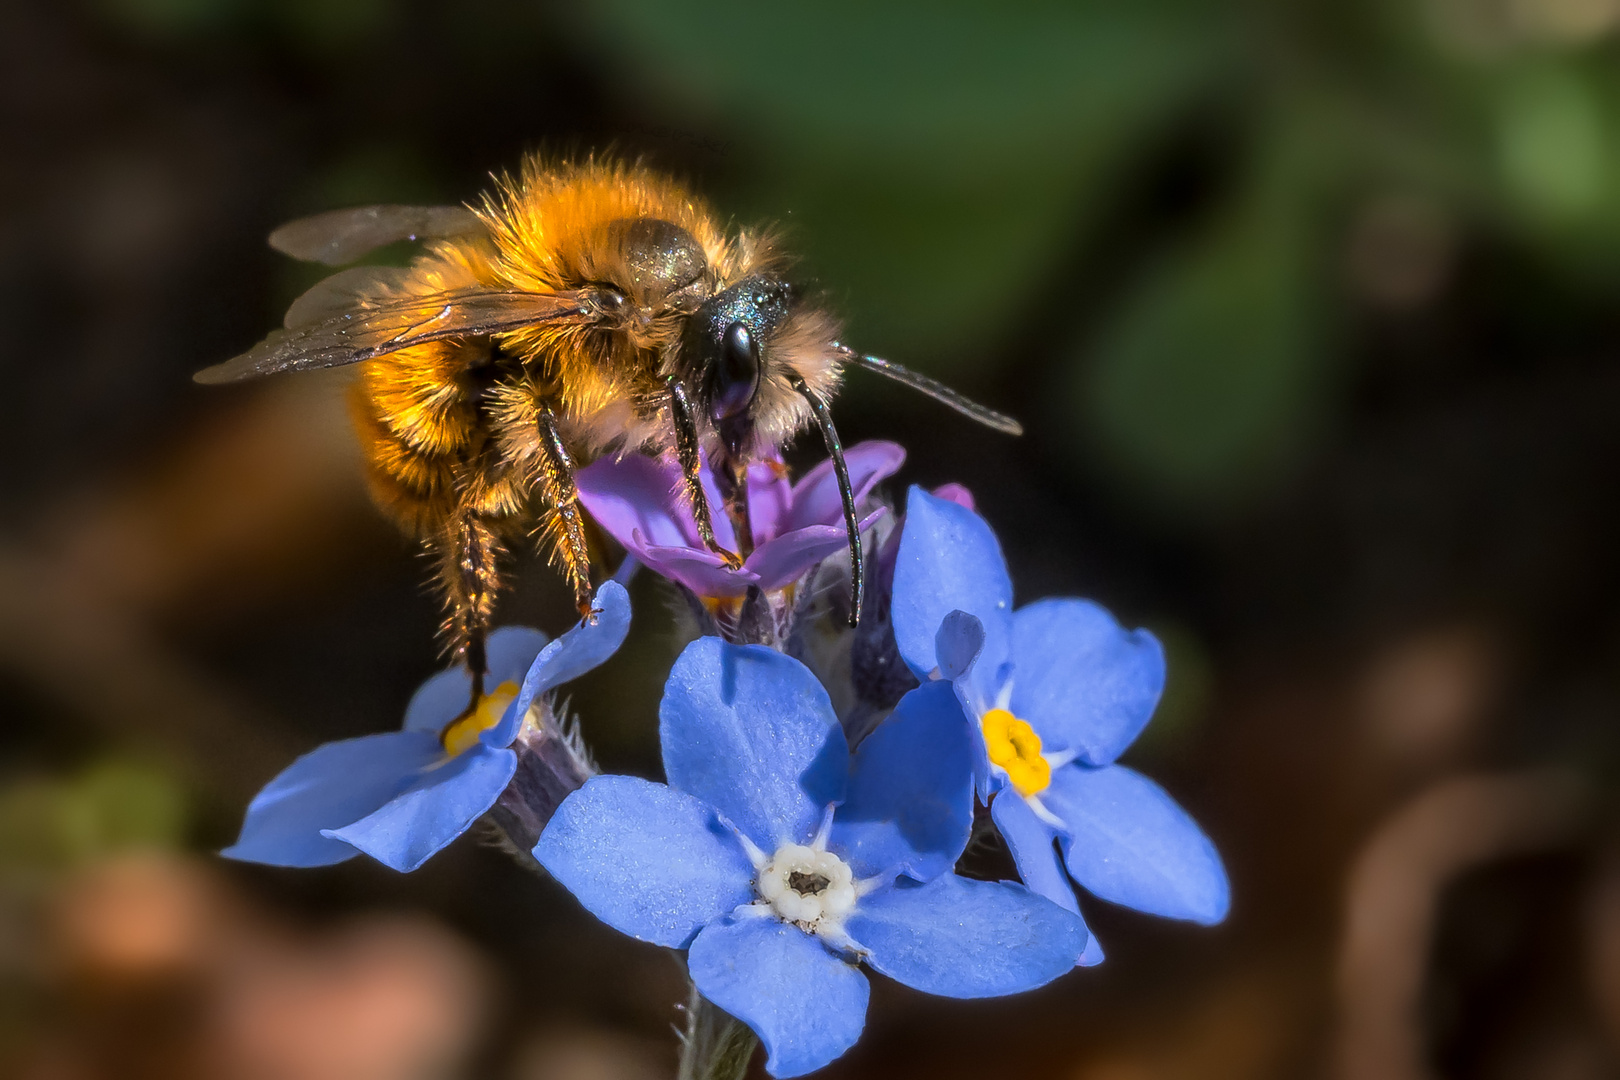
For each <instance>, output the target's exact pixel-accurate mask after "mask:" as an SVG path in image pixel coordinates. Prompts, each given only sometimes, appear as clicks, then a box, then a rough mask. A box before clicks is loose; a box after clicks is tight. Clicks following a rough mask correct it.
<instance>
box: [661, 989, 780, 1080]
mask: <svg viewBox="0 0 1620 1080" xmlns="http://www.w3.org/2000/svg"><path fill="white" fill-rule="evenodd" d="M757 1045H759V1040H758V1039H757V1038H755V1037H754V1033H753V1032H752V1031H750V1030H748V1026H747V1025H746V1024H744V1023H743V1022H742V1021H741V1020H738V1019H737V1018H736V1017H734V1016H731V1015H729V1014H728V1013H726V1012H725V1011H723V1010H722V1009H720V1008H719V1007H718V1006H716V1005H715V1004H714V1003H713V1002H711V1001H709V1000H707V999H706V998H704V996H703V995H702V994H700V993H698V990H697V987H696V986H694V987H692V993H691V996H690V997H689V998H687V1002H686V1031H685V1033H684V1034H683V1035H682V1036H681V1067H680V1071H679V1072H677V1073H676V1074H675V1075H676V1080H742V1078H743V1076H744V1075H745V1074H747V1072H748V1062H749V1059H750V1058H752V1057H753V1056H754V1047H755V1046H757Z"/></svg>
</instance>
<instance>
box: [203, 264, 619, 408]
mask: <svg viewBox="0 0 1620 1080" xmlns="http://www.w3.org/2000/svg"><path fill="white" fill-rule="evenodd" d="M322 284H325V283H324V282H323V283H322ZM319 287H320V286H317V288H319ZM305 295H306V296H307V295H308V294H307V293H306V294H305ZM302 300H303V298H302V297H300V302H302ZM297 307H298V305H297V304H294V305H293V308H294V310H296V309H297ZM592 310H593V309H591V308H590V307H589V306H588V305H587V304H586V303H585V302H584V294H582V293H578V292H560V293H531V292H505V291H499V290H494V289H482V288H464V289H453V290H450V291H448V292H440V293H434V294H432V295H429V296H406V297H392V298H389V299H384V300H376V301H366V302H364V303H361V304H358V305H351V306H350V307H348V308H347V309H344V310H340V311H339V312H338V313H336V314H329V315H325V316H324V317H322V318H319V319H318V320H317V321H314V322H309V323H305V324H302V325H298V326H292V327H290V328H288V329H285V330H277V331H276V332H275V333H273V334H271V335H270V336H269V337H267V338H265V339H264V340H263V341H261V342H260V343H259V344H258V345H256V346H254V347H253V348H252V349H249V350H248V351H247V352H245V353H243V354H242V355H241V356H238V357H236V358H235V359H232V360H227V361H225V362H224V363H223V364H216V365H215V366H213V367H211V368H205V369H203V370H202V371H199V372H197V374H196V375H195V376H193V378H195V379H196V380H197V381H198V382H200V383H225V382H236V381H237V380H240V379H253V378H257V377H258V376H260V375H271V374H274V373H275V372H278V371H307V370H309V369H311V368H327V367H340V366H342V365H344V364H358V363H360V362H361V361H363V360H370V359H372V358H373V357H376V356H382V355H384V354H385V353H391V352H394V351H396V350H399V349H405V348H409V347H410V346H412V345H421V344H422V343H424V342H428V341H439V340H441V339H443V338H453V337H479V336H482V335H486V334H504V333H508V332H510V331H513V330H521V329H522V328H524V327H526V326H533V325H534V324H535V323H541V322H549V321H551V320H555V319H571V320H577V321H585V320H588V319H592V318H594V317H595V316H594V315H593V314H592V313H591V312H592ZM291 314H292V312H289V315H291Z"/></svg>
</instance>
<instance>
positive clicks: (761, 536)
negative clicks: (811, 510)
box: [747, 458, 793, 548]
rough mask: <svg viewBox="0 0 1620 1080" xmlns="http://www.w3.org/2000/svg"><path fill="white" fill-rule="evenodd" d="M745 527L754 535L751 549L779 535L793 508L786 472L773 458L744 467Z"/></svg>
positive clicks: (791, 489)
mask: <svg viewBox="0 0 1620 1080" xmlns="http://www.w3.org/2000/svg"><path fill="white" fill-rule="evenodd" d="M747 494H748V527H749V528H750V529H752V530H753V532H754V546H755V547H756V548H758V547H759V546H760V545H761V544H764V543H765V542H766V541H768V540H773V539H775V538H776V537H778V536H780V535H781V534H782V529H783V526H782V522H783V521H784V520H786V518H787V513H788V508H789V507H791V506H792V505H793V485H792V484H790V483H788V479H787V468H786V467H785V466H784V465H783V464H782V462H781V461H780V460H778V459H776V458H771V459H770V460H768V461H756V462H754V464H752V465H750V466H748V492H747Z"/></svg>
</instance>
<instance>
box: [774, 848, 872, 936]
mask: <svg viewBox="0 0 1620 1080" xmlns="http://www.w3.org/2000/svg"><path fill="white" fill-rule="evenodd" d="M754 888H755V889H756V890H758V892H759V895H760V899H762V900H764V901H765V903H767V904H769V905H770V908H771V911H772V913H774V914H775V915H776V916H777V918H779V919H781V920H782V921H783V922H790V923H794V924H796V925H797V926H799V927H800V928H801V929H803V930H805V931H808V932H809V933H812V934H815V933H828V932H829V931H832V932H837V931H838V930H839V928H840V924H841V923H842V922H843V920H844V916H846V915H848V914H849V913H850V912H851V911H854V910H855V900H856V897H857V892H856V885H855V875H854V873H853V872H852V871H851V870H850V868H849V864H848V863H846V862H845V861H844V860H843V859H840V858H839V857H838V856H836V855H834V854H833V853H832V852H830V851H825V850H817V849H816V848H813V847H806V846H805V845H803V844H783V845H782V846H781V847H779V848H777V849H776V854H774V855H772V856H771V857H770V859H769V860H767V861H766V863H765V864H764V865H763V866H761V867H760V868H759V876H758V877H757V878H755V879H754Z"/></svg>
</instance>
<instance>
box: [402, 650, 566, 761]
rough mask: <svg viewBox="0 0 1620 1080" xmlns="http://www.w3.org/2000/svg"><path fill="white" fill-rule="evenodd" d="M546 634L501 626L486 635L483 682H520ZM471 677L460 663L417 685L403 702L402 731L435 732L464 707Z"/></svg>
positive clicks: (487, 684) (470, 694)
mask: <svg viewBox="0 0 1620 1080" xmlns="http://www.w3.org/2000/svg"><path fill="white" fill-rule="evenodd" d="M546 640H547V638H546V635H545V634H543V633H541V632H540V631H538V630H535V629H532V628H530V627H527V626H503V627H501V628H500V629H499V630H497V631H495V632H494V633H493V634H491V635H489V641H488V642H487V643H486V644H485V646H484V656H485V666H486V667H487V668H488V669H489V673H488V675H486V676H485V679H484V685H485V686H486V687H489V688H491V689H493V688H494V687H497V686H499V685H501V683H503V682H520V681H521V680H522V678H523V673H524V672H525V671H527V670H529V665H530V664H532V663H533V662H534V658H535V656H536V655H537V654H538V653H539V652H540V650H541V649H543V648H545V645H546ZM471 697H472V677H471V676H470V675H468V674H467V669H466V667H465V666H464V665H462V664H457V665H455V666H454V667H451V668H446V669H445V670H443V671H441V672H439V673H438V674H437V675H435V676H433V677H432V678H431V679H429V680H428V681H427V682H425V683H423V684H422V685H421V686H420V687H418V688H417V691H416V693H415V694H413V695H411V703H410V704H409V705H407V706H405V724H404V727H405V730H406V731H431V732H434V733H435V734H437V733H438V732H439V731H442V730H443V729H444V726H445V725H446V724H448V723H449V722H450V721H452V720H454V719H455V718H456V717H457V716H459V715H461V711H462V710H463V709H465V708H466V707H467V702H468V700H469V699H470V698H471Z"/></svg>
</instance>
